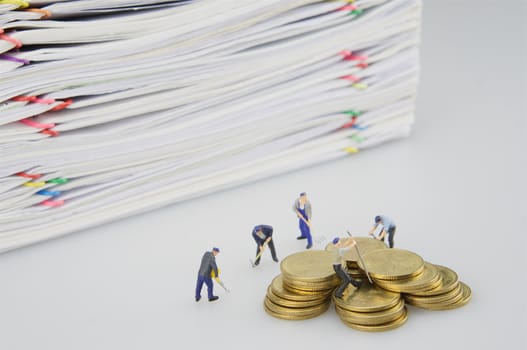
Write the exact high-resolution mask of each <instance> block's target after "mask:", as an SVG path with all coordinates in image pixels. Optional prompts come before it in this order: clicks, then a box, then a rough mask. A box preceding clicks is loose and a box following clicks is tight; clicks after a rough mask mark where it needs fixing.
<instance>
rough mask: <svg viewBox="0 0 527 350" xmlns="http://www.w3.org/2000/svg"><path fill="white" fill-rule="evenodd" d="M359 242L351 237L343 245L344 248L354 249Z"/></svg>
mask: <svg viewBox="0 0 527 350" xmlns="http://www.w3.org/2000/svg"><path fill="white" fill-rule="evenodd" d="M355 244H357V242H355V240H354V239H353V237H349V238H348V239H346V241H345V242H344V243H343V244H342V248H351V247H353V246H354V245H355Z"/></svg>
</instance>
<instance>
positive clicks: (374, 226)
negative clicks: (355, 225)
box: [368, 224, 377, 236]
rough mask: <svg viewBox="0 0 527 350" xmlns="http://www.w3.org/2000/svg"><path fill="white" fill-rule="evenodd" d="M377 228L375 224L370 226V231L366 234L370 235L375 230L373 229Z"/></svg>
mask: <svg viewBox="0 0 527 350" xmlns="http://www.w3.org/2000/svg"><path fill="white" fill-rule="evenodd" d="M376 228H377V224H375V225H373V227H372V228H371V230H370V232H368V234H369V235H370V236H373V232H375V229H376Z"/></svg>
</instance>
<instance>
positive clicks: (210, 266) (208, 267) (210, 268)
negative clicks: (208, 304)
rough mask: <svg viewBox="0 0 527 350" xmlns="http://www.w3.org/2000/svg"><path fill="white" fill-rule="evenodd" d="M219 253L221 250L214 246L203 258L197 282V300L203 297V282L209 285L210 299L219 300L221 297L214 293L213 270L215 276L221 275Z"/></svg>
mask: <svg viewBox="0 0 527 350" xmlns="http://www.w3.org/2000/svg"><path fill="white" fill-rule="evenodd" d="M219 253H220V250H219V249H218V248H216V247H214V248H212V251H211V252H205V254H203V258H201V265H200V267H199V271H198V282H197V284H196V301H200V299H201V289H202V288H203V283H205V284H206V285H207V292H208V296H209V301H214V300H218V299H219V298H220V297H218V296H216V295H214V294H213V284H212V272H214V276H219V274H218V266H216V255H218V254H219Z"/></svg>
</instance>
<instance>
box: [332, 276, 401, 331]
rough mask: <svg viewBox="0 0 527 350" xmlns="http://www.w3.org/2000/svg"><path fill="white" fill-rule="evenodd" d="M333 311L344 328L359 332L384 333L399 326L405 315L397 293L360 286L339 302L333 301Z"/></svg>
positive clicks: (347, 293) (348, 292)
mask: <svg viewBox="0 0 527 350" xmlns="http://www.w3.org/2000/svg"><path fill="white" fill-rule="evenodd" d="M333 300H334V301H335V310H336V311H337V314H338V315H339V317H340V319H341V320H342V322H344V324H346V325H347V326H349V327H351V328H354V329H358V330H361V331H370V332H378V331H387V330H390V329H394V328H397V327H400V326H402V325H403V324H404V323H405V322H406V320H407V318H408V313H407V310H406V307H405V304H404V299H403V298H402V297H401V294H400V293H395V292H390V291H387V290H384V289H382V288H380V287H378V286H376V285H372V284H369V283H366V282H364V283H362V285H361V286H360V287H359V288H355V287H353V286H349V287H348V289H347V290H346V293H344V296H343V297H342V298H337V297H335V296H334V297H333Z"/></svg>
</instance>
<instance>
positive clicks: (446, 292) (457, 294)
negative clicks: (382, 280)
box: [404, 265, 472, 310]
mask: <svg viewBox="0 0 527 350" xmlns="http://www.w3.org/2000/svg"><path fill="white" fill-rule="evenodd" d="M435 268H436V270H437V271H438V274H439V276H440V277H439V283H438V285H437V286H436V287H435V288H430V289H426V290H420V291H412V292H406V293H405V294H404V299H405V300H406V302H407V303H408V304H411V305H414V306H417V307H420V308H423V309H428V310H449V309H456V308H458V307H461V306H464V305H466V304H467V303H468V302H469V301H470V299H471V297H472V291H471V290H470V287H469V286H468V285H466V284H465V283H463V282H461V281H459V280H458V277H457V274H456V273H455V271H453V270H451V269H449V268H448V267H445V266H440V265H435Z"/></svg>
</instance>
